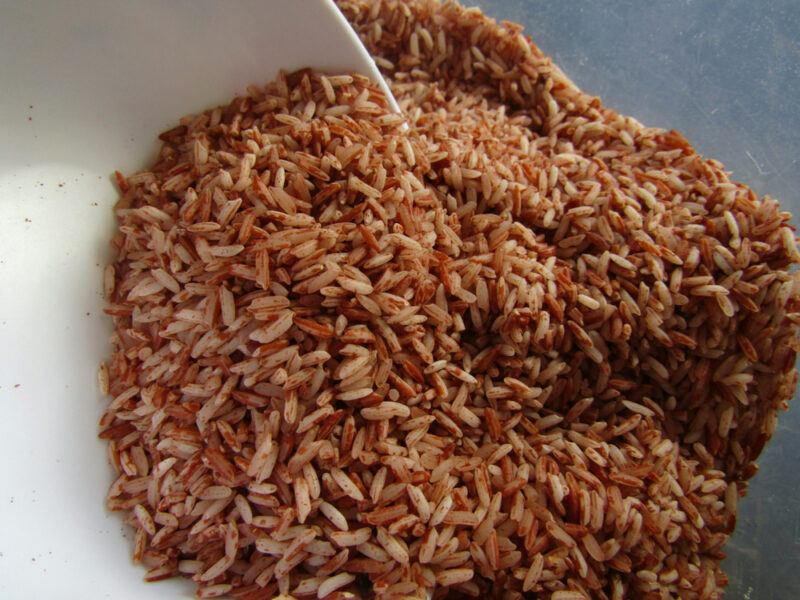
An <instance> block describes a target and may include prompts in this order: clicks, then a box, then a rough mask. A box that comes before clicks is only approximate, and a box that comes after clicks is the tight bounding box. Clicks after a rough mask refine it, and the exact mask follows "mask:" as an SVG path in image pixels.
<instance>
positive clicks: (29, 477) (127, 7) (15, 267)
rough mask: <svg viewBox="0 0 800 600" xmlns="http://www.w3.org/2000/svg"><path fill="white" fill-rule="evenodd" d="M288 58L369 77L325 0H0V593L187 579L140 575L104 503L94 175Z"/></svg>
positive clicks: (146, 155)
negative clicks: (99, 431)
mask: <svg viewBox="0 0 800 600" xmlns="http://www.w3.org/2000/svg"><path fill="white" fill-rule="evenodd" d="M306 66H314V67H316V68H320V69H324V70H329V71H344V70H350V71H353V70H354V71H359V72H362V73H364V74H366V75H369V76H371V77H373V78H377V79H376V81H378V82H379V83H381V84H382V83H383V82H382V80H380V76H379V74H378V72H377V69H376V68H375V66H374V63H373V62H372V60H371V59H370V58H369V56H368V55H367V54H366V52H365V51H364V49H363V47H361V46H360V44H359V43H358V40H357V38H355V34H354V33H353V32H352V30H351V29H350V28H349V26H348V25H347V22H346V21H345V20H344V17H342V15H341V14H340V13H339V12H338V10H337V9H336V8H335V6H334V5H333V3H332V2H331V0H302V2H299V1H295V0H234V1H231V0H226V1H225V2H216V1H212V0H171V1H170V2H157V1H155V0H148V1H146V2H130V1H122V0H113V1H110V2H109V1H106V0H79V1H69V2H67V1H64V2H60V1H59V2H45V1H43V0H34V1H23V0H20V1H18V2H4V3H2V4H0V114H1V115H2V126H1V128H0V223H2V225H3V228H2V235H0V365H2V367H1V368H0V406H2V410H3V413H2V418H0V598H54V597H57V598H67V599H70V598H106V597H109V598H112V597H113V598H115V599H126V598H137V599H140V600H141V599H147V598H169V597H173V598H174V597H184V596H189V595H191V594H192V593H193V590H194V585H193V584H192V583H191V582H186V581H181V580H173V581H167V582H161V583H158V584H145V583H143V581H142V576H143V575H144V570H143V569H142V568H140V567H136V566H134V565H133V564H132V562H131V558H130V556H131V550H132V546H131V541H130V538H131V535H130V531H126V528H125V527H124V526H123V524H122V519H121V518H120V517H119V515H112V514H109V513H107V512H106V510H105V507H104V498H105V494H106V491H107V488H108V486H109V484H110V483H111V481H112V480H113V477H112V471H111V468H110V466H109V464H108V462H107V459H106V453H105V444H104V443H102V442H101V441H100V440H98V439H97V419H98V418H99V416H100V414H101V412H102V410H103V406H104V404H105V400H104V399H103V398H101V395H100V393H99V391H98V388H97V383H96V382H97V379H96V372H97V367H98V364H99V362H100V361H101V360H102V359H103V358H104V357H105V356H106V355H107V353H108V352H109V347H108V343H107V339H108V334H109V332H110V320H109V319H108V318H107V317H105V316H104V315H103V314H102V309H103V298H102V295H101V280H102V271H103V266H104V264H105V263H106V262H107V261H108V260H109V259H110V258H111V256H110V251H109V244H108V242H109V240H110V238H111V235H112V233H113V230H114V217H113V212H112V206H113V204H114V202H115V200H116V197H117V192H116V189H115V188H114V186H113V184H112V177H111V176H112V174H113V172H114V170H116V169H119V170H120V171H122V172H124V173H130V172H132V171H135V170H137V169H141V168H143V167H145V166H146V165H147V164H148V162H149V161H150V160H151V159H152V158H154V156H155V153H156V151H157V149H158V143H157V135H158V133H160V132H161V131H163V130H164V129H166V128H168V127H170V126H172V124H174V123H175V122H176V121H177V120H178V119H179V118H180V117H181V116H183V115H184V114H187V113H191V112H197V111H201V110H204V109H206V108H209V107H212V106H214V105H216V104H219V103H223V102H227V101H228V100H230V99H231V98H233V96H234V95H235V94H236V93H242V92H244V91H245V88H246V86H247V85H249V84H252V83H265V82H266V81H268V80H270V79H272V78H273V77H274V76H275V75H276V74H277V71H278V69H279V68H286V69H290V70H291V69H294V68H300V67H306ZM384 85H385V84H384ZM386 91H388V90H386ZM125 535H127V538H128V539H126V537H124V536H125Z"/></svg>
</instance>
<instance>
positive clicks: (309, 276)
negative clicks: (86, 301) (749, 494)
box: [98, 0, 800, 600]
mask: <svg viewBox="0 0 800 600" xmlns="http://www.w3.org/2000/svg"><path fill="white" fill-rule="evenodd" d="M340 6H341V8H342V9H343V11H344V12H345V14H346V16H347V17H348V19H349V20H350V21H351V23H352V24H353V25H354V27H355V28H356V29H357V31H358V32H359V34H360V35H361V37H362V39H363V40H364V42H365V44H366V45H367V46H368V48H369V50H370V51H371V52H372V54H373V55H374V56H375V57H376V62H377V64H378V65H379V66H380V67H381V68H382V69H383V71H384V74H385V76H386V77H387V79H388V80H389V82H390V83H391V86H392V90H393V92H394V94H395V95H396V97H397V98H398V100H399V103H400V106H401V107H402V109H403V114H402V116H401V115H395V114H392V113H391V112H390V111H389V109H388V106H387V103H386V99H385V98H384V97H383V96H382V95H381V94H380V92H379V90H378V89H377V88H376V87H375V86H374V85H373V84H371V83H370V82H368V81H367V80H366V79H365V78H363V77H361V76H358V75H320V74H315V73H312V72H311V71H300V72H297V73H292V74H286V73H282V74H281V75H280V76H279V77H278V78H277V80H276V81H274V82H272V83H270V84H268V85H267V86H265V87H263V88H261V87H255V86H254V87H252V88H250V89H249V90H248V93H247V95H246V96H243V97H240V98H236V99H235V100H234V101H233V102H232V103H231V104H229V105H228V106H225V107H220V108H216V109H213V110H211V111H208V112H205V113H201V114H199V115H192V116H188V117H185V118H184V119H182V120H181V122H180V123H179V124H178V125H177V126H176V127H174V128H173V129H171V130H169V131H166V132H164V133H163V134H162V135H161V136H160V137H161V140H162V141H163V143H164V144H163V147H162V150H161V153H160V155H159V158H158V160H157V161H156V163H155V164H154V165H153V166H152V167H151V168H150V169H149V170H148V171H146V172H142V173H138V174H135V175H132V176H130V177H128V178H125V177H123V176H122V175H119V174H118V175H117V181H118V183H119V187H120V191H121V199H120V201H119V203H118V205H117V218H118V220H119V228H118V232H117V234H116V235H115V237H114V239H113V242H112V243H113V246H114V248H115V250H116V253H117V258H116V260H115V262H114V264H113V265H110V266H109V267H108V268H107V269H106V270H105V272H104V283H103V285H104V289H105V292H106V296H107V298H108V301H109V305H108V307H107V309H106V312H107V313H108V314H109V315H110V316H112V317H113V318H114V322H115V332H114V334H113V337H112V343H113V346H114V353H113V356H112V357H111V359H110V360H109V361H108V363H107V364H105V365H103V366H101V368H100V371H99V374H98V379H99V381H100V386H101V389H102V390H103V392H104V393H108V394H109V395H110V397H111V398H112V400H111V401H110V402H109V405H108V408H107V410H106V412H105V414H104V415H103V417H102V418H101V422H100V429H101V433H100V437H101V438H102V439H104V440H107V442H108V453H109V457H110V458H111V461H112V464H113V465H114V468H115V469H116V471H117V480H116V481H115V482H114V483H113V484H112V485H111V487H110V489H109V493H108V506H109V507H110V508H111V509H112V510H119V511H124V512H125V513H126V515H127V522H128V523H129V524H130V525H132V526H133V527H135V529H136V535H135V543H134V558H135V560H136V561H137V562H140V563H142V564H143V565H144V566H145V567H146V568H147V569H148V570H147V573H146V575H145V579H146V580H148V581H157V580H160V579H164V578H168V577H172V576H176V575H183V576H186V577H190V578H192V579H194V581H195V582H197V585H198V591H197V594H198V596H199V597H219V596H223V595H228V596H232V597H235V598H244V599H248V600H255V599H260V598H271V597H282V598H289V597H298V598H302V597H319V598H323V597H325V598H344V597H359V596H360V597H378V598H406V597H417V598H423V597H425V595H426V594H427V593H430V592H431V591H432V592H433V594H434V596H435V597H436V598H445V597H453V598H460V597H480V596H486V597H497V598H499V597H503V598H522V597H543V598H544V597H548V598H551V599H553V600H581V599H584V598H613V599H621V598H627V597H648V598H662V597H663V598H666V597H683V598H697V599H701V598H702V599H711V598H719V597H721V594H722V590H723V589H724V586H725V584H726V582H727V578H726V576H725V574H724V573H723V572H722V570H721V568H720V560H721V559H722V557H723V556H724V554H723V552H724V550H723V548H724V544H725V542H726V540H727V539H728V536H729V535H730V533H731V531H732V530H733V526H734V523H735V518H736V507H737V503H738V500H739V497H740V496H742V495H744V493H745V492H746V490H747V485H748V483H747V482H748V479H749V478H750V477H751V476H752V475H753V474H754V473H755V471H756V467H755V465H754V462H753V461H754V460H755V459H756V458H757V456H758V454H759V453H760V451H761V449H762V448H763V446H764V444H765V443H766V442H767V440H768V439H769V438H770V436H771V435H772V433H773V432H774V429H775V426H776V420H777V412H778V411H779V410H781V409H783V408H785V407H786V406H787V402H788V400H789V399H790V398H791V396H792V393H793V391H794V387H795V383H796V373H795V369H794V362H795V354H796V351H797V348H798V342H797V337H796V336H797V323H798V321H800V315H798V306H800V286H799V285H798V281H797V278H796V277H795V276H794V275H793V274H792V266H793V265H794V264H796V263H797V262H798V260H800V253H798V250H797V245H796V240H795V236H794V233H793V230H792V228H791V227H790V226H789V219H790V215H788V214H787V213H785V212H782V211H781V210H780V207H779V205H778V204H777V202H776V201H774V200H773V199H771V198H768V197H764V198H759V197H757V196H756V195H755V193H754V192H753V191H752V190H750V189H749V188H747V187H746V186H744V185H742V184H738V183H734V182H732V181H731V180H730V179H729V178H728V175H727V174H726V173H725V171H724V170H723V168H722V166H721V165H720V164H719V163H717V162H715V161H713V160H706V159H703V158H702V157H700V156H699V155H698V154H697V153H696V152H695V151H694V150H693V149H692V148H691V146H690V145H689V144H688V142H687V141H686V140H685V139H684V138H683V137H682V136H681V135H680V134H678V133H676V132H674V131H665V130H661V129H653V128H647V127H644V126H642V125H641V124H639V123H637V122H636V121H635V120H633V119H631V118H629V117H624V116H622V115H619V114H617V113H615V112H613V111H611V110H609V109H607V108H605V107H603V106H602V104H601V103H600V102H599V100H598V99H597V98H594V97H591V96H588V95H586V94H584V93H583V92H581V91H580V90H578V89H577V88H576V87H575V86H574V85H573V84H572V83H571V82H570V81H569V80H568V79H567V78H566V77H565V76H564V75H563V73H561V72H560V71H559V70H558V68H557V67H555V66H554V65H553V63H552V62H551V60H550V59H549V58H548V57H546V56H544V55H543V54H542V53H541V51H540V50H539V49H538V48H537V47H536V46H535V45H533V44H532V43H531V42H530V40H528V39H527V38H525V37H524V36H523V35H522V32H521V30H520V28H519V27H518V26H516V25H514V24H509V23H503V24H502V25H499V24H497V23H495V22H493V21H491V20H490V19H487V18H486V17H484V16H483V15H481V13H480V12H479V11H477V10H476V9H465V8H463V7H461V6H459V5H457V4H454V3H443V4H440V3H437V2H434V1H433V0H410V1H408V2H397V1H396V0H382V1H377V2H366V1H365V0H341V1H340ZM366 590H368V591H366ZM346 594H349V595H346Z"/></svg>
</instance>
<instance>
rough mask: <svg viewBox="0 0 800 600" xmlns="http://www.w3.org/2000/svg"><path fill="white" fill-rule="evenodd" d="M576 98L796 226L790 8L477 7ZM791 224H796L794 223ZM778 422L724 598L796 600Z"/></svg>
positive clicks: (786, 461)
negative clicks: (555, 72) (717, 170)
mask: <svg viewBox="0 0 800 600" xmlns="http://www.w3.org/2000/svg"><path fill="white" fill-rule="evenodd" d="M467 4H477V5H478V6H480V7H481V8H482V9H483V11H484V12H485V13H486V14H488V15H490V16H492V17H495V18H497V19H507V20H510V21H516V22H518V23H522V24H523V25H524V26H525V33H527V34H530V35H531V36H532V37H533V39H534V41H535V42H536V43H537V44H538V45H539V46H540V47H541V48H542V49H543V50H544V51H545V52H547V53H548V54H550V55H551V56H553V58H554V59H555V61H556V63H557V64H558V65H559V66H560V67H561V68H562V69H563V70H564V71H565V72H566V73H567V75H568V76H569V77H570V78H571V79H572V80H573V81H575V83H576V84H577V85H579V86H580V87H581V88H582V89H583V90H585V91H586V92H588V93H591V94H595V95H598V96H600V97H601V98H602V100H603V102H604V103H605V104H606V105H607V106H610V107H612V108H614V109H616V110H618V111H620V112H622V113H625V114H629V115H632V116H634V117H635V118H637V119H638V120H640V121H641V122H642V123H645V124H647V125H653V126H660V127H666V128H674V129H678V130H679V131H681V132H682V133H683V134H684V135H685V136H686V137H687V138H688V139H689V141H691V142H692V144H693V145H694V146H695V147H696V148H697V149H698V150H699V151H700V152H701V153H702V154H704V155H705V156H707V157H711V158H715V159H717V160H720V161H722V162H723V163H724V164H725V165H726V167H727V168H728V169H729V170H730V171H733V177H734V178H735V179H737V180H739V181H744V182H746V183H747V184H749V185H750V186H751V187H753V188H754V189H755V190H756V192H758V193H759V194H769V195H771V196H775V197H777V198H779V199H780V200H781V203H782V205H783V206H784V207H785V208H786V209H787V210H790V211H792V212H794V213H795V215H797V216H798V217H800V192H799V191H798V190H800V2H798V1H797V0H769V1H766V0H721V1H716V0H664V1H661V2H641V1H640V0H599V1H590V0H556V1H553V0H478V1H477V2H467ZM798 222H800V220H798V219H797V218H796V219H795V223H798ZM797 404H798V401H797V400H795V402H794V406H793V407H792V408H791V409H790V410H789V412H788V413H784V414H782V415H781V416H780V420H779V426H778V431H777V433H776V434H775V436H774V438H773V439H772V441H771V442H770V443H769V444H768V445H767V447H766V449H765V450H764V453H763V454H762V455H761V459H760V460H759V465H760V467H761V471H760V473H759V474H758V475H756V477H755V478H754V479H753V480H752V481H751V485H750V493H749V494H748V495H747V497H746V498H745V499H744V500H742V501H741V502H740V504H739V520H738V525H737V528H736V532H735V534H734V536H733V537H732V539H731V541H730V542H729V543H728V545H727V547H726V548H727V553H728V558H727V559H726V561H725V563H724V568H725V570H726V572H727V573H728V576H729V577H730V582H731V583H730V586H729V588H728V591H727V593H726V597H727V598H734V599H737V600H738V599H740V598H741V599H744V600H778V599H780V600H783V599H794V598H800V494H798V490H800V469H798V468H797V462H796V458H797V456H798V454H800V407H799V406H798V405H797Z"/></svg>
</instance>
